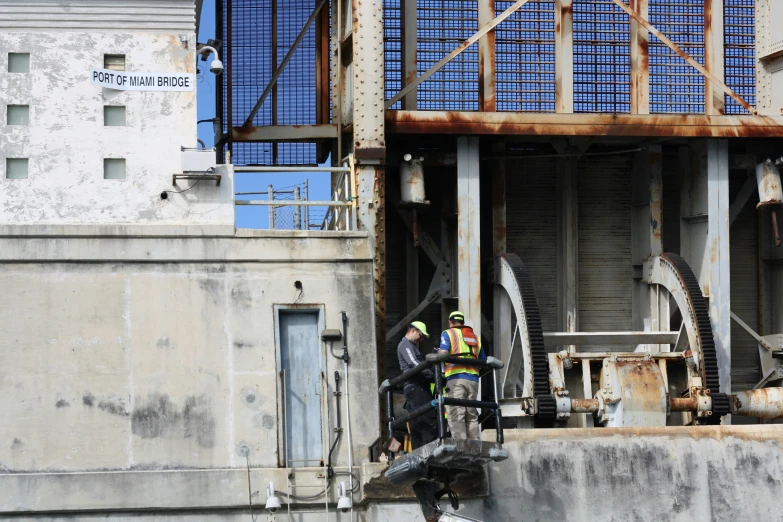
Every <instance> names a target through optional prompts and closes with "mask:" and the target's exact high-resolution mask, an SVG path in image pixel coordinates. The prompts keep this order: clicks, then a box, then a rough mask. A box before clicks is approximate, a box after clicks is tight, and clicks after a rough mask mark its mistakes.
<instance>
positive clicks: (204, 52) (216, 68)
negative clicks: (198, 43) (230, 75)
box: [198, 45, 223, 74]
mask: <svg viewBox="0 0 783 522" xmlns="http://www.w3.org/2000/svg"><path fill="white" fill-rule="evenodd" d="M209 53H212V54H214V55H215V59H214V60H212V63H211V64H210V65H209V70H210V71H212V73H213V74H220V73H222V72H223V62H221V61H220V57H219V56H218V52H217V51H216V50H215V48H214V47H211V46H209V45H205V46H203V47H201V48H199V50H198V54H200V55H201V57H202V59H204V57H206V56H208V55H209Z"/></svg>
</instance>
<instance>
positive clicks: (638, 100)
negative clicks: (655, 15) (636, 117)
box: [630, 0, 650, 114]
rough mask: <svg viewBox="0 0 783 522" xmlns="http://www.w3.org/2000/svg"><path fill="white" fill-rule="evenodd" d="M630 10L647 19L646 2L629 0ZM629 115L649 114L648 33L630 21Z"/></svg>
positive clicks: (635, 22) (642, 27) (647, 8)
mask: <svg viewBox="0 0 783 522" xmlns="http://www.w3.org/2000/svg"><path fill="white" fill-rule="evenodd" d="M631 9H633V10H634V11H636V12H637V13H639V14H640V15H641V16H642V17H643V18H647V16H648V12H649V6H648V0H631ZM630 27H631V114H650V55H649V46H650V33H649V31H648V30H647V28H645V27H644V26H642V25H641V24H639V22H637V21H636V20H631V22H630Z"/></svg>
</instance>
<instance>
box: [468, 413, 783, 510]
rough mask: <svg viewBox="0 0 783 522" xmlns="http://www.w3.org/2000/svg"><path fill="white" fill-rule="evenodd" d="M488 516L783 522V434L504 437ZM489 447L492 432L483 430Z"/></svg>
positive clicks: (709, 431)
mask: <svg viewBox="0 0 783 522" xmlns="http://www.w3.org/2000/svg"><path fill="white" fill-rule="evenodd" d="M505 436H506V444H505V446H504V447H505V448H506V449H507V450H508V452H509V459H508V460H507V461H506V462H501V463H497V464H492V465H490V467H489V475H490V479H489V480H490V489H491V492H492V493H491V497H490V498H489V499H488V500H487V501H486V502H485V509H484V514H483V516H484V519H485V520H492V521H493V522H505V521H514V522H516V521H520V520H524V521H525V522H534V521H542V522H543V521H551V520H568V521H569V522H571V521H573V522H581V521H584V522H588V521H596V520H607V521H612V522H623V521H629V522H631V521H633V522H639V521H661V520H671V521H689V522H693V521H726V522H737V521H740V520H783V514H781V510H780V506H779V502H778V500H779V499H780V498H781V495H782V494H783V453H782V452H781V447H782V445H783V427H780V426H772V425H766V426H705V427H682V428H673V427H670V428H641V429H634V428H619V429H567V430H507V431H505ZM484 437H490V439H489V440H492V437H494V433H493V432H491V431H485V432H484Z"/></svg>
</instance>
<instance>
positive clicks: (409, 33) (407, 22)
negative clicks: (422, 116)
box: [400, 0, 418, 111]
mask: <svg viewBox="0 0 783 522" xmlns="http://www.w3.org/2000/svg"><path fill="white" fill-rule="evenodd" d="M416 1H417V0H401V2H400V13H401V15H402V20H401V21H400V42H401V45H402V85H403V87H405V86H406V85H408V84H410V83H413V82H414V81H415V80H416V72H417V70H416V65H417V63H418V61H417V60H416V47H417V42H418V35H417V34H416V24H417V19H418V16H417V11H416V7H417V6H416ZM417 104H418V93H417V91H416V89H413V90H411V91H410V92H409V93H408V94H406V95H405V97H403V99H402V108H403V109H405V110H408V111H415V110H416V108H417Z"/></svg>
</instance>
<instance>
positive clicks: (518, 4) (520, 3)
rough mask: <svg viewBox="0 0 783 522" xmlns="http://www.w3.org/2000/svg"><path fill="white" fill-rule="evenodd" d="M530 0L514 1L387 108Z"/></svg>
mask: <svg viewBox="0 0 783 522" xmlns="http://www.w3.org/2000/svg"><path fill="white" fill-rule="evenodd" d="M529 1H530V0H517V2H515V3H514V5H512V6H511V7H509V8H508V9H506V10H505V11H503V12H502V13H500V14H499V15H498V16H497V17H496V18H495V19H494V20H492V21H491V22H490V23H488V24H487V25H485V26H484V27H482V28H481V29H479V30H478V31H477V32H476V33H475V34H474V35H473V36H471V37H470V38H468V39H467V40H465V41H464V42H462V43H461V44H459V46H458V47H457V48H456V49H454V50H453V51H451V52H450V53H449V54H448V55H447V56H446V57H444V58H443V59H442V60H441V61H439V62H438V63H436V64H435V65H433V66H432V67H430V68H429V69H428V70H427V72H425V73H423V74H422V75H421V76H419V77H418V78H416V79H415V80H413V82H411V83H409V84H408V85H406V86H405V87H403V89H402V90H401V91H400V92H398V93H397V94H395V95H394V97H393V98H391V99H390V100H389V101H387V102H386V109H388V108H389V107H391V106H392V105H394V104H395V103H397V102H398V101H400V100H401V99H402V97H403V96H405V95H406V94H408V93H409V92H411V91H412V90H413V89H415V88H416V87H418V86H419V84H421V83H422V82H423V81H424V80H426V79H427V78H429V77H430V76H432V75H433V74H435V73H436V72H438V70H439V69H440V68H441V67H443V66H444V65H446V64H447V63H449V62H450V61H451V60H453V59H454V58H456V57H457V56H459V55H460V54H461V53H462V51H464V50H465V49H467V48H468V47H470V46H471V45H473V44H474V43H476V42H478V41H479V40H480V39H481V37H482V36H484V35H485V34H487V33H488V32H490V31H491V30H492V29H494V28H495V27H496V26H497V25H498V24H499V23H500V22H502V21H503V20H505V19H506V18H508V17H509V16H511V15H512V14H514V11H516V10H517V9H519V8H520V7H522V6H523V5H525V4H526V3H528V2H529Z"/></svg>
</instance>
